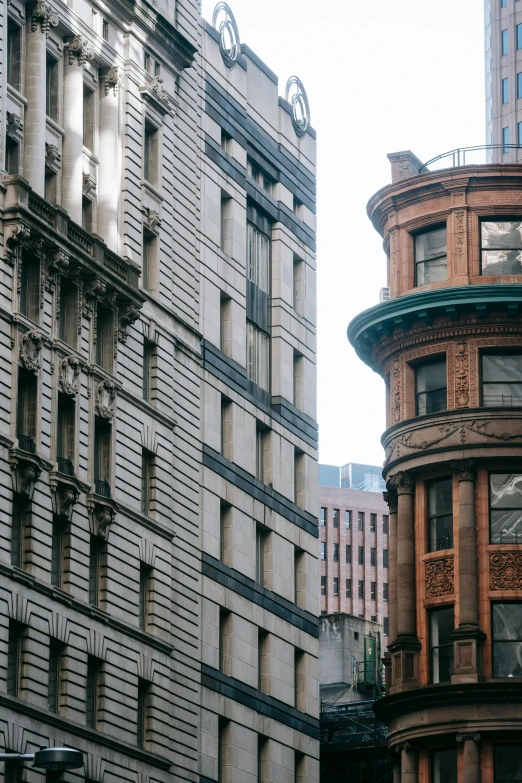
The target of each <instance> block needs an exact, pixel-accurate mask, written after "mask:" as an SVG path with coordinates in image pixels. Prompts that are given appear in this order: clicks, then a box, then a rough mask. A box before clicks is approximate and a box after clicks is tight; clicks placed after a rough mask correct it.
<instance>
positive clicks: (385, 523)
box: [382, 514, 390, 536]
mask: <svg viewBox="0 0 522 783" xmlns="http://www.w3.org/2000/svg"><path fill="white" fill-rule="evenodd" d="M382 532H383V533H384V535H385V536H387V535H388V533H389V532H390V517H389V516H388V514H383V515H382Z"/></svg>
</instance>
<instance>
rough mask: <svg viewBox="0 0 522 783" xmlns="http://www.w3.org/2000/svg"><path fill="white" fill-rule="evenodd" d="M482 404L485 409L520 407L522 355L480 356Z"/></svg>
mask: <svg viewBox="0 0 522 783" xmlns="http://www.w3.org/2000/svg"><path fill="white" fill-rule="evenodd" d="M482 404H483V406H484V407H485V408H512V407H518V406H522V353H520V354H517V353H513V354H507V353H499V354H490V353H486V354H482Z"/></svg>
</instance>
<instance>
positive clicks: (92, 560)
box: [89, 534, 106, 606]
mask: <svg viewBox="0 0 522 783" xmlns="http://www.w3.org/2000/svg"><path fill="white" fill-rule="evenodd" d="M105 555H106V544H105V541H104V540H103V538H100V536H95V535H92V534H91V537H90V542H89V603H90V604H91V605H92V606H99V604H100V600H101V577H102V566H103V565H104V560H105Z"/></svg>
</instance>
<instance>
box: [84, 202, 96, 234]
mask: <svg viewBox="0 0 522 783" xmlns="http://www.w3.org/2000/svg"><path fill="white" fill-rule="evenodd" d="M82 228H83V230H84V231H88V232H89V233H91V232H92V231H93V230H94V229H93V222H92V199H90V198H86V197H85V196H83V198H82Z"/></svg>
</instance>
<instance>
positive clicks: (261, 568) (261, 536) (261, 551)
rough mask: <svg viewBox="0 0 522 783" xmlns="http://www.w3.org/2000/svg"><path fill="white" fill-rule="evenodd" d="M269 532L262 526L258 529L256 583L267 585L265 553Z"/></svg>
mask: <svg viewBox="0 0 522 783" xmlns="http://www.w3.org/2000/svg"><path fill="white" fill-rule="evenodd" d="M268 536H269V532H268V530H266V529H265V528H263V527H261V526H260V525H258V526H257V528H256V582H257V583H258V584H259V585H264V584H265V552H266V545H267V542H268Z"/></svg>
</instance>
